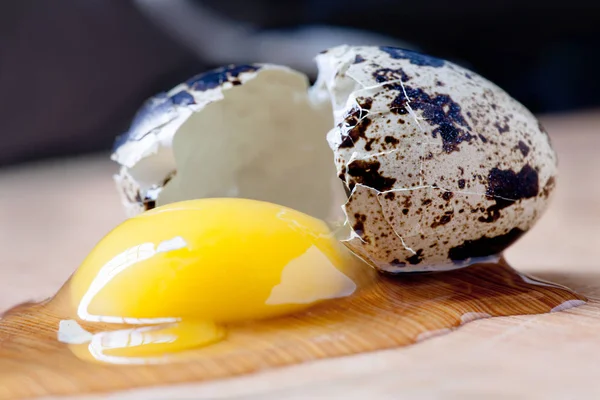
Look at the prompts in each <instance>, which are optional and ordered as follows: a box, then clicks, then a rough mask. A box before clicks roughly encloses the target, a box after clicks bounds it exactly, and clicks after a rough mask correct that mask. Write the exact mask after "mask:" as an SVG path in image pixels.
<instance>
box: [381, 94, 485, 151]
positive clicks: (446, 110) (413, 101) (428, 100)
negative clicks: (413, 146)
mask: <svg viewBox="0 0 600 400" xmlns="http://www.w3.org/2000/svg"><path fill="white" fill-rule="evenodd" d="M388 89H392V90H397V91H399V94H398V96H396V98H394V100H392V102H391V103H390V105H389V107H390V111H392V112H397V113H402V112H404V113H408V111H406V108H407V104H408V99H410V107H411V108H412V109H413V110H421V111H422V113H423V118H424V120H425V121H427V123H428V124H429V125H432V126H437V127H436V128H435V129H434V130H433V131H432V132H431V136H432V137H433V138H436V137H437V136H438V135H439V136H440V137H441V139H442V142H443V148H444V151H445V152H446V153H451V152H452V151H455V150H458V145H459V144H460V143H462V142H470V141H471V139H472V138H473V136H472V135H471V134H470V133H469V132H468V131H467V130H468V129H470V128H469V125H468V124H467V121H466V120H465V119H464V117H463V116H462V113H461V107H460V105H459V104H458V103H456V102H454V101H453V100H452V98H451V97H450V96H449V95H447V94H437V95H436V96H435V97H432V96H430V95H429V94H427V93H426V92H425V91H423V89H421V88H417V89H413V88H412V87H410V86H407V85H404V87H402V86H401V85H399V84H390V85H388ZM395 110H397V111H395Z"/></svg>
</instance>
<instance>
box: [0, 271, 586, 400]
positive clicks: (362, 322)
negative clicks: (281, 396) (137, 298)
mask: <svg viewBox="0 0 600 400" xmlns="http://www.w3.org/2000/svg"><path fill="white" fill-rule="evenodd" d="M64 291H68V286H65V288H64V289H63V291H61V292H60V293H59V295H58V296H57V297H56V298H55V299H53V300H51V301H49V302H44V303H42V304H33V305H32V304H26V305H21V306H18V307H16V308H14V309H11V310H9V311H8V312H7V313H5V314H4V316H3V318H2V320H0V398H22V397H32V396H40V395H55V394H81V393H90V392H101V391H110V390H117V389H126V388H132V387H143V386H154V385H157V384H168V383H180V382H189V381H196V382H198V381H204V380H212V379H218V378H225V377H231V376H236V375H241V374H247V373H250V372H256V371H259V370H261V369H268V368H276V367H281V366H285V365H291V364H298V363H303V362H307V361H313V360H317V359H324V358H330V357H340V356H345V355H351V354H357V353H363V352H369V351H374V350H380V349H387V348H393V347H399V346H405V345H408V344H412V343H415V342H419V341H422V340H425V339H428V338H431V337H433V336H437V335H440V334H445V333H448V332H449V331H450V330H452V329H456V328H458V327H459V326H461V325H464V324H465V323H468V322H471V321H473V320H476V319H481V318H487V317H491V316H509V315H524V314H540V313H549V312H553V311H555V310H557V309H558V310H560V309H561V308H563V307H570V306H572V305H573V304H577V305H579V304H580V303H582V302H584V301H585V300H586V299H585V298H584V297H580V296H577V295H576V294H574V293H572V292H570V291H569V290H567V289H565V288H562V287H560V286H555V285H552V284H548V283H545V282H538V281H536V280H533V279H532V278H529V277H526V276H523V275H520V274H518V273H517V272H516V271H514V270H513V269H512V268H510V267H509V266H508V265H507V264H505V263H504V262H500V263H498V264H478V265H474V266H471V267H469V268H466V269H461V270H457V271H451V272H447V273H443V274H442V273H435V274H414V275H404V276H400V277H394V278H390V277H384V276H381V277H380V278H379V279H377V280H375V281H374V282H373V283H372V284H370V285H369V286H367V287H366V288H363V289H362V290H361V291H360V292H359V293H358V294H357V295H355V296H352V297H349V298H345V299H341V300H336V301H331V302H326V303H324V304H322V305H320V306H317V307H314V308H312V309H310V310H309V311H307V312H304V313H298V314H294V315H292V316H289V317H285V318H276V319H272V320H268V321H260V322H256V323H249V324H243V325H234V326H229V327H228V334H227V337H226V338H225V340H223V341H222V342H219V343H216V344H213V345H210V346H207V347H204V348H199V349H195V350H190V351H185V352H180V353H174V354H172V355H171V357H170V359H169V361H168V362H166V363H165V364H163V363H161V365H154V364H148V365H126V366H123V365H109V364H106V363H103V364H100V363H97V362H90V360H92V361H95V360H94V359H93V357H91V356H90V355H89V352H88V350H87V348H88V347H87V346H88V345H87V344H81V345H79V344H78V345H65V344H63V343H60V342H58V340H57V328H58V325H59V321H60V320H62V319H69V318H70V316H69V315H61V312H64V310H65V309H66V307H62V306H61V303H63V302H64V299H65V298H69V297H70V296H68V293H64ZM84 327H85V328H87V329H88V330H90V331H92V332H94V331H98V330H110V329H112V330H115V328H114V326H113V327H111V325H97V324H96V325H94V324H87V325H84ZM72 349H75V351H77V353H74V352H72V351H71V350H72ZM75 354H79V355H83V357H84V359H83V360H82V359H79V358H78V357H76V356H75ZM123 361H127V360H126V359H124V360H123ZM32 381H35V382H36V384H35V385H31V384H30V382H32Z"/></svg>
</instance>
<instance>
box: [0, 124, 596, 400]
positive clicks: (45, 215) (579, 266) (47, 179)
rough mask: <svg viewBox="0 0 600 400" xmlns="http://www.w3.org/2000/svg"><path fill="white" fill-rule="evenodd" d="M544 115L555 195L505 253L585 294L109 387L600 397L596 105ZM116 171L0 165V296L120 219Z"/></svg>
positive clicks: (76, 165) (68, 268)
mask: <svg viewBox="0 0 600 400" xmlns="http://www.w3.org/2000/svg"><path fill="white" fill-rule="evenodd" d="M544 122H545V125H546V127H547V129H548V130H549V132H550V133H551V136H552V138H553V141H554V144H555V147H556V148H557V151H558V153H559V159H560V170H561V176H560V179H559V181H558V191H557V196H556V197H555V199H554V200H553V204H552V206H551V209H550V210H549V211H548V213H547V214H546V215H545V217H544V218H543V219H542V220H541V221H540V223H539V224H538V225H537V226H536V228H534V230H533V231H532V232H531V233H530V234H528V235H526V237H525V238H523V239H522V240H521V241H520V242H519V243H518V244H517V245H516V246H514V248H512V249H511V250H510V251H509V253H508V258H509V260H510V261H511V262H512V263H513V265H516V266H518V267H519V269H522V270H526V271H528V272H532V273H534V274H535V275H537V276H540V277H541V278H545V279H549V280H553V281H557V282H559V283H562V284H566V285H568V286H570V287H572V288H574V289H576V290H578V291H580V292H581V293H582V294H584V295H586V296H587V297H588V298H589V299H590V300H591V301H590V303H589V304H588V305H584V306H582V307H578V308H576V309H574V310H569V311H566V312H562V313H553V314H546V315H538V316H523V317H509V318H494V319H487V320H483V321H476V322H474V323H472V324H468V325H467V326H465V327H463V328H461V329H459V330H458V331H456V332H454V333H452V334H450V335H445V336H441V337H438V338H434V339H431V340H428V341H425V342H422V343H420V344H419V345H416V346H409V347H405V348H401V349H395V350H388V351H379V352H373V353H368V354H362V355H357V356H352V357H343V358H336V359H330V360H324V361H319V362H312V363H306V364H303V365H300V366H295V367H290V368H278V369H276V370H267V371H263V372H261V373H257V374H253V375H248V376H245V377H241V378H235V379H227V380H223V381H215V382H212V383H205V384H201V385H198V384H193V385H189V384H188V385H178V386H169V387H164V388H152V389H145V390H138V391H133V392H127V393H125V392H119V393H115V394H114V396H115V398H143V399H146V398H160V399H162V398H234V397H235V398H240V397H244V398H261V399H263V398H264V399H270V398H273V399H278V398H282V397H285V398H317V397H318V398H332V397H338V396H344V398H347V399H351V398H366V397H377V398H390V399H392V398H398V395H399V394H402V397H403V398H415V397H418V398H439V397H441V396H443V397H445V398H481V397H482V396H486V398H500V397H502V398H503V397H511V398H598V397H600V383H598V381H597V376H598V375H599V374H600V364H599V363H598V359H599V358H600V341H599V340H598V332H599V331H600V304H599V302H598V299H599V298H600V268H599V266H598V254H599V250H598V249H600V230H599V229H598V226H600V209H599V207H598V200H597V199H598V198H599V196H600V181H599V180H598V179H597V174H598V171H600V158H599V157H597V155H596V153H597V150H598V149H599V148H600V135H598V131H599V130H600V129H599V128H600V116H599V115H598V114H596V113H588V114H576V115H567V116H559V117H553V118H545V119H544ZM112 171H114V167H113V166H111V165H110V164H109V163H108V162H106V161H105V160H104V159H102V158H87V159H81V160H72V161H68V162H60V163H58V162H57V163H55V164H42V165H38V166H26V167H22V168H17V169H13V170H7V171H4V172H2V173H1V174H0V188H1V189H0V254H2V259H1V261H0V263H1V268H0V280H1V281H2V282H3V284H2V291H1V292H0V308H7V307H8V306H11V305H13V304H16V303H19V302H22V301H25V300H30V299H40V298H43V297H46V296H48V295H51V294H52V293H53V292H55V291H56V290H57V289H58V287H59V286H60V285H61V284H62V282H64V280H65V279H66V278H67V277H68V275H69V274H70V273H71V272H72V271H73V270H74V268H76V266H77V264H78V263H79V261H80V260H81V259H82V258H83V257H84V256H85V254H86V253H87V252H88V251H89V250H90V249H91V247H92V246H93V245H94V243H95V242H96V241H97V239H98V238H99V237H100V236H102V235H103V234H104V233H106V232H107V231H108V230H109V229H110V228H111V227H112V226H113V225H115V224H116V223H118V222H119V221H120V220H121V218H122V217H121V215H120V214H119V206H118V200H117V198H116V195H115V193H114V191H113V188H112V183H111V182H110V181H109V180H107V179H106V177H107V175H110V173H111V172H112ZM28 384H30V385H32V386H35V385H36V382H34V381H31V382H29V383H28ZM92 397H93V396H90V398H92ZM78 398H80V397H79V396H78Z"/></svg>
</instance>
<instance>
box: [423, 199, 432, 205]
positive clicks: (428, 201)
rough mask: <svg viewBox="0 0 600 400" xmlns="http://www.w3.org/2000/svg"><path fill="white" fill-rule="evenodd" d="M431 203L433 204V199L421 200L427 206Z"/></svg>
mask: <svg viewBox="0 0 600 400" xmlns="http://www.w3.org/2000/svg"><path fill="white" fill-rule="evenodd" d="M429 204H431V199H425V200H423V201H422V202H421V205H424V206H427V205H429Z"/></svg>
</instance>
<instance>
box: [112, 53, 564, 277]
mask: <svg viewBox="0 0 600 400" xmlns="http://www.w3.org/2000/svg"><path fill="white" fill-rule="evenodd" d="M316 60H317V65H318V67H319V76H318V78H317V81H316V83H315V84H314V85H313V86H312V87H311V88H308V81H307V79H306V77H304V76H303V75H302V74H300V73H298V72H295V71H292V70H290V69H288V68H285V67H280V66H274V65H247V66H231V67H227V68H222V69H219V70H215V71H212V72H209V73H207V74H203V75H200V76H198V77H195V78H193V79H191V80H189V81H188V82H186V83H184V84H182V85H179V86H177V87H176V88H174V89H173V90H171V91H170V92H168V93H166V94H162V95H159V96H157V97H155V98H154V99H151V100H149V102H148V103H147V104H146V105H145V106H144V107H143V108H142V110H141V111H140V113H139V114H138V116H137V117H136V119H135V121H134V123H133V124H132V127H131V129H130V131H129V132H128V133H127V134H125V135H124V136H123V137H122V138H121V140H120V141H118V143H117V147H116V150H115V153H114V154H113V159H115V160H116V161H117V162H119V163H120V164H121V166H122V167H121V171H120V173H119V174H118V175H117V177H116V180H117V183H118V185H119V188H120V191H121V193H122V194H123V199H124V202H125V204H126V206H127V207H128V209H129V210H130V212H133V213H136V212H140V211H141V210H143V209H147V208H152V207H153V206H155V205H160V204H165V203H170V202H173V201H178V200H185V199H190V198H201V197H246V198H253V199H258V200H266V201H271V202H275V203H279V204H283V205H286V206H288V207H292V208H296V209H298V210H300V211H304V212H306V213H309V214H312V215H314V216H316V217H319V218H324V219H327V220H330V221H331V220H332V219H334V218H335V211H336V210H339V206H340V204H341V203H343V202H344V200H343V197H342V194H341V193H340V188H341V187H342V185H339V184H337V185H336V184H333V183H332V181H333V180H334V179H338V178H339V179H341V180H342V181H343V186H345V189H346V191H347V193H348V196H347V197H348V198H347V200H346V203H345V204H344V205H343V207H342V209H343V211H344V213H345V215H346V217H347V225H348V227H350V228H351V232H350V234H349V237H348V238H346V239H345V241H344V243H345V244H346V245H347V246H348V247H349V248H350V249H351V250H352V251H353V252H354V253H355V254H357V255H358V256H359V257H361V258H363V259H364V260H365V261H366V262H368V263H369V264H370V265H372V266H374V267H375V268H377V269H379V270H382V271H386V272H391V273H399V272H414V271H436V270H448V269H454V268H459V267H463V266H467V265H470V264H472V263H474V262H479V261H482V260H489V259H490V258H494V257H497V255H498V254H500V253H501V252H502V251H503V250H504V249H505V248H506V247H508V246H509V245H510V244H512V243H513V242H514V241H515V240H517V239H518V238H519V237H520V236H521V235H522V234H524V233H525V232H526V231H527V230H528V229H530V228H531V227H532V226H533V224H534V223H535V221H536V220H537V219H538V218H539V217H540V215H541V214H542V212H543V211H544V209H545V208H546V205H547V203H548V200H549V197H550V194H551V193H552V191H553V188H554V183H555V176H556V156H555V153H554V151H553V149H552V147H551V144H550V141H549V138H548V136H547V134H546V133H545V131H544V130H543V128H542V126H541V125H540V124H539V122H538V121H537V119H536V118H535V117H534V116H533V115H532V114H531V113H530V112H529V111H528V110H527V109H526V108H525V107H523V106H522V105H521V104H520V103H518V102H517V101H516V100H514V99H512V98H511V97H510V96H509V95H508V94H507V93H506V92H504V91H503V90H502V89H500V88H499V87H497V86H495V85H494V84H492V83H491V82H489V81H487V80H486V79H484V78H482V77H481V76H479V75H477V74H475V73H473V72H471V71H469V70H466V69H464V68H462V67H460V66H458V65H455V64H453V63H450V62H448V61H445V60H441V59H438V58H434V57H430V56H426V55H423V54H419V53H415V52H412V51H408V50H403V49H397V48H389V47H350V46H338V47H335V48H332V49H330V50H328V51H325V52H323V53H321V54H319V55H318V56H317V57H316ZM327 131H328V132H329V133H328V134H327V135H326V136H327V141H328V142H329V146H330V148H331V150H333V153H334V160H335V162H332V161H331V152H330V150H329V149H327V148H326V147H327V146H326V145H325V133H326V132H327ZM334 164H335V166H334ZM336 176H337V178H336ZM338 182H339V181H338Z"/></svg>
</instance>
